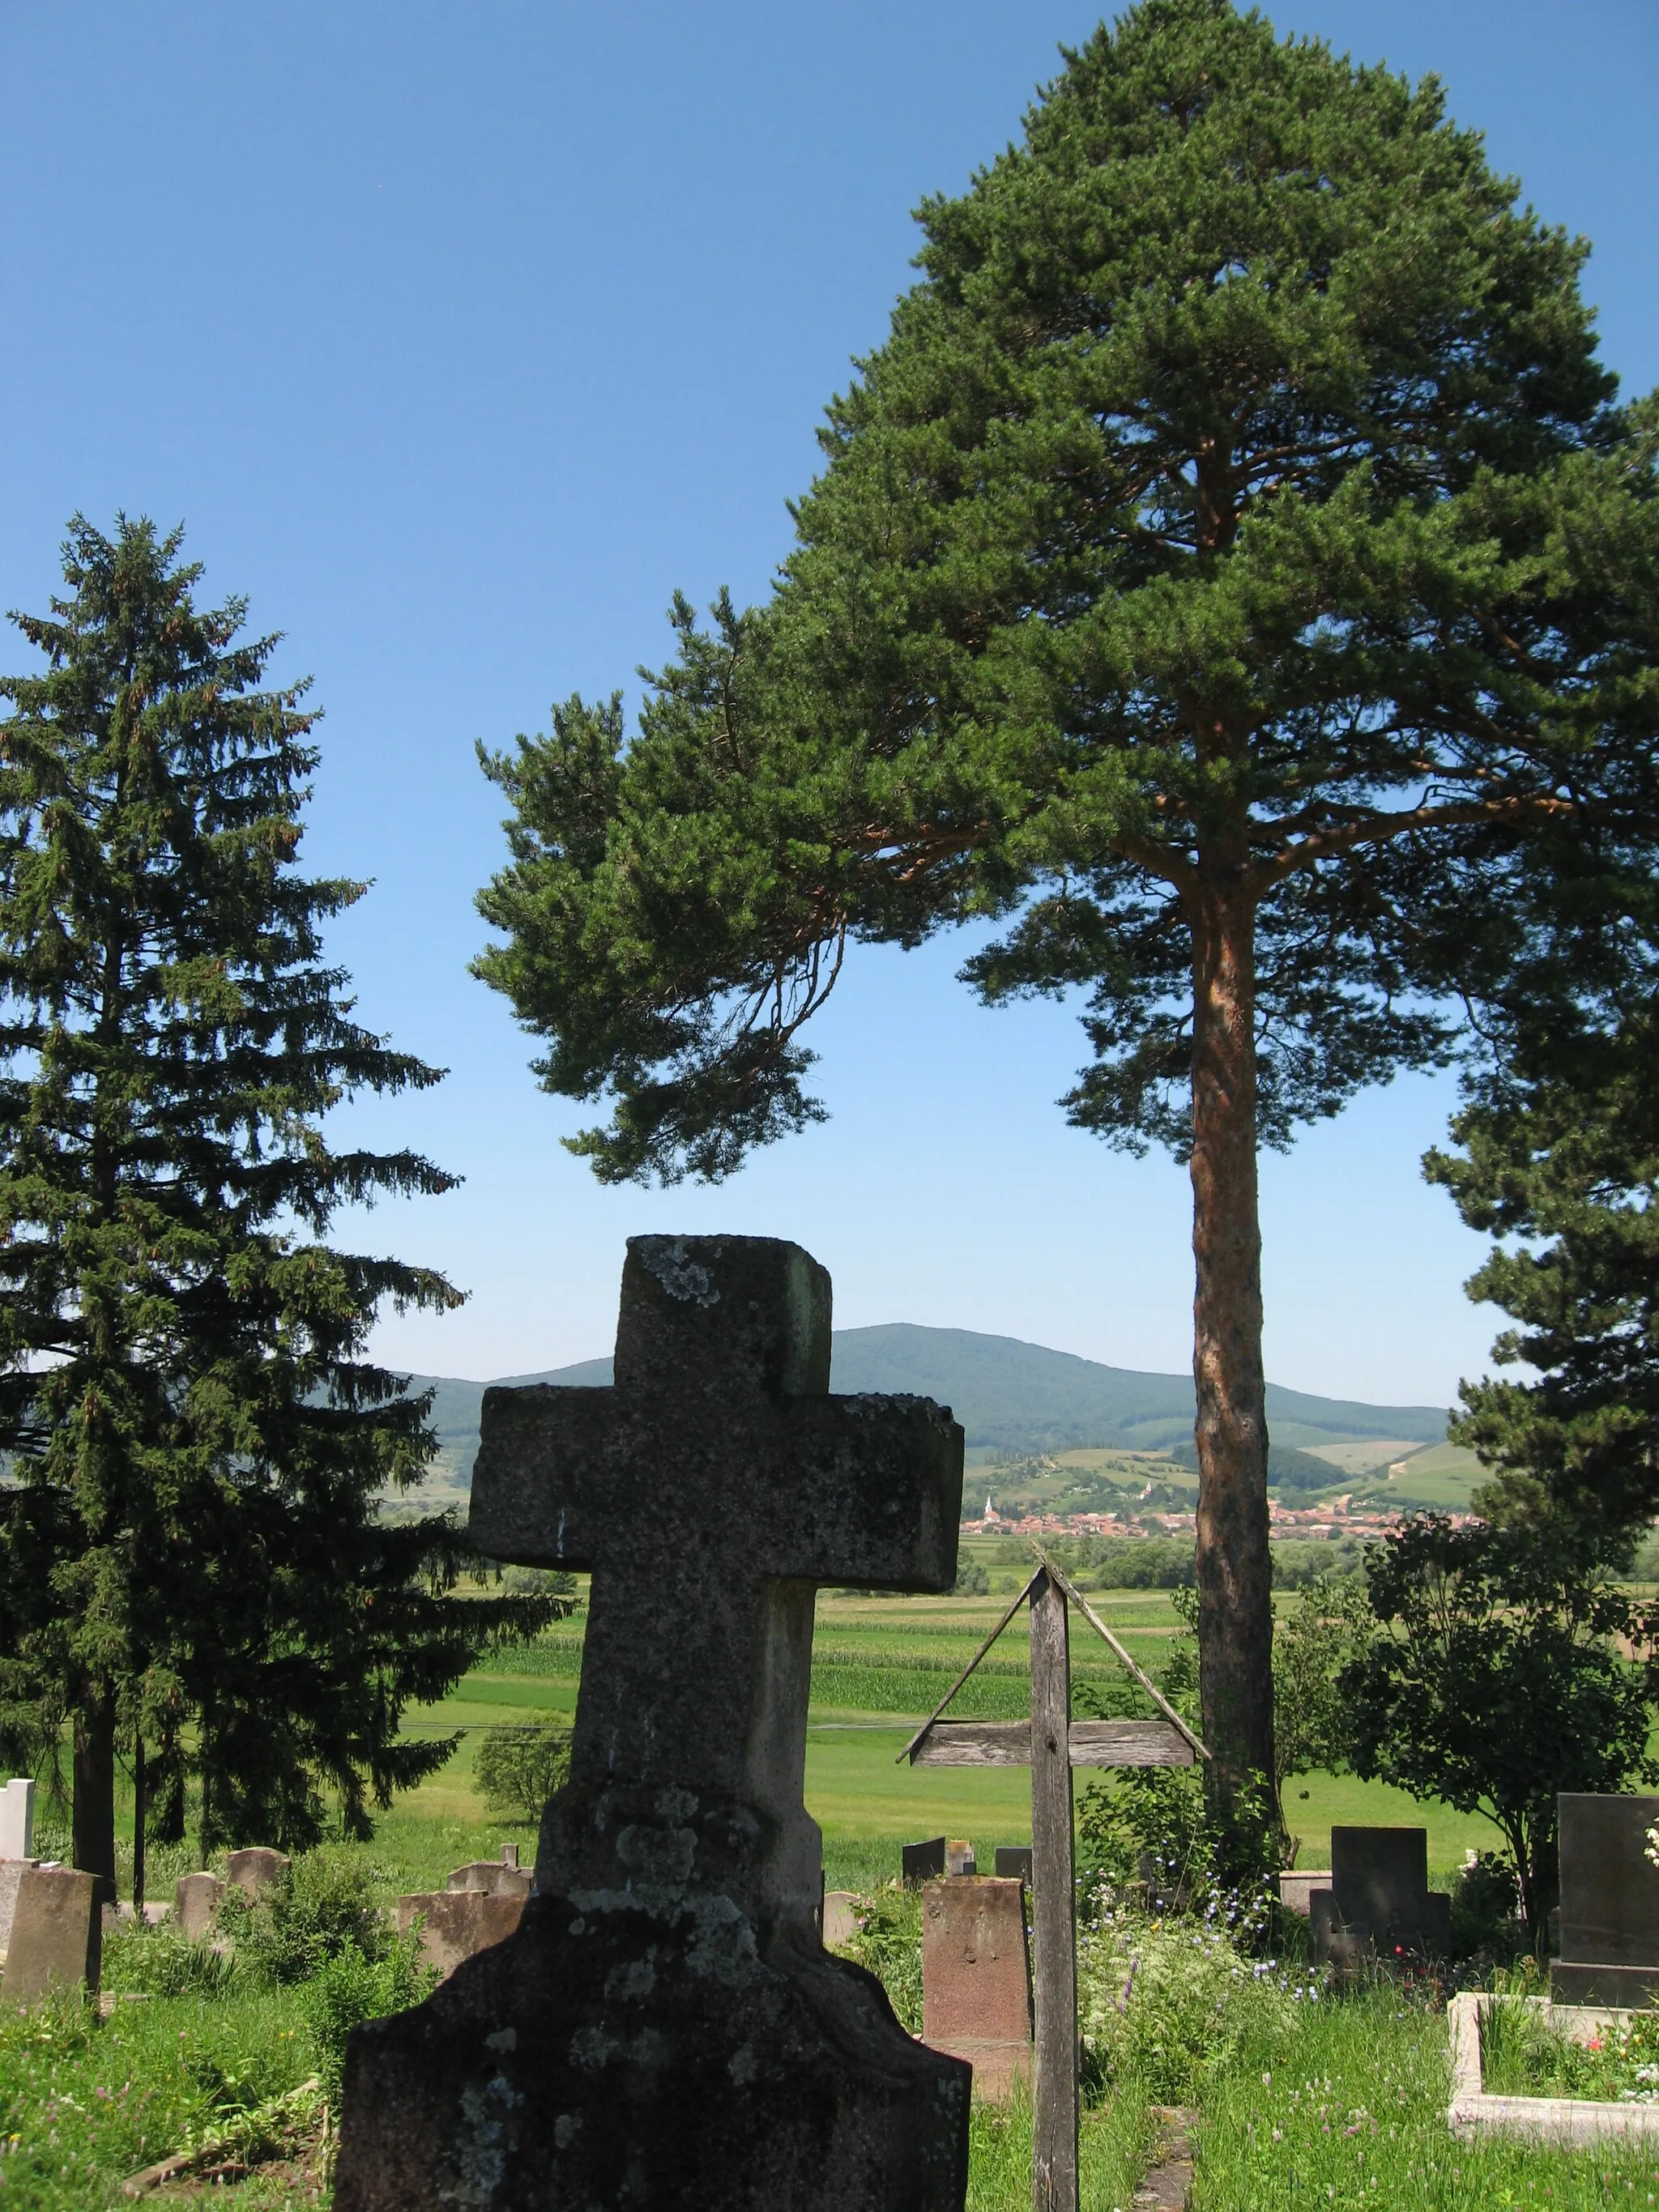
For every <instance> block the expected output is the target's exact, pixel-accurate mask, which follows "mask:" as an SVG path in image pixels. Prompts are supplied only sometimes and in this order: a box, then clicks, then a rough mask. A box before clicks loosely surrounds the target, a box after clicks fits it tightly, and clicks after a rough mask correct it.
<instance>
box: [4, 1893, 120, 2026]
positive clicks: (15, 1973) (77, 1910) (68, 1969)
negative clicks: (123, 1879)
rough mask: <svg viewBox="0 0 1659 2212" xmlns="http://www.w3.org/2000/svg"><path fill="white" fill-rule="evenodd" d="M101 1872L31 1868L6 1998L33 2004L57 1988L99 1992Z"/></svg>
mask: <svg viewBox="0 0 1659 2212" xmlns="http://www.w3.org/2000/svg"><path fill="white" fill-rule="evenodd" d="M97 1890H98V1879H97V1876H96V1875H90V1874H75V1873H72V1872H71V1871H70V1869H69V1868H68V1867H38V1866H37V1867H28V1868H26V1869H25V1870H24V1873H23V1878H22V1880H21V1881H20V1882H19V1883H18V1885H17V1910H16V1911H15V1914H14V1915H13V1917H12V1923H11V1943H10V1946H9V1948H8V1950H7V1953H6V1972H5V1977H4V1979H3V1982H0V1996H3V1998H4V2001H5V2002H6V2003H7V2004H8V2005H25V2004H33V2003H34V2002H36V2000H37V1999H38V1998H40V1997H43V1996H46V1995H47V1994H48V1993H49V1992H50V1991H52V1990H72V1989H74V1988H75V1987H76V1986H77V1984H83V1985H84V1986H85V1988H86V1989H87V1990H88V1991H92V1992H94V1993H95V1992H96V1990H97V1988H98V1969H99V1966H100V1961H101V1957H102V1951H103V1915H102V1913H101V1912H100V1911H99V1908H98V1899H97Z"/></svg>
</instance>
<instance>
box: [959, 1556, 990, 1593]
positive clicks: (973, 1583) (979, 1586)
mask: <svg viewBox="0 0 1659 2212" xmlns="http://www.w3.org/2000/svg"><path fill="white" fill-rule="evenodd" d="M990 1588H991V1577H990V1575H989V1573H988V1572H987V1570H986V1569H985V1568H984V1567H982V1566H981V1565H980V1564H979V1562H978V1561H977V1560H976V1559H964V1560H963V1561H961V1562H960V1564H959V1565H957V1579H956V1582H955V1584H954V1585H953V1595H956V1596H957V1597H984V1596H986V1595H987V1594H988V1593H989V1590H990Z"/></svg>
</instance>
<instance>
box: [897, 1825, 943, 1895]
mask: <svg viewBox="0 0 1659 2212" xmlns="http://www.w3.org/2000/svg"><path fill="white" fill-rule="evenodd" d="M899 1870H900V1872H901V1873H902V1875H903V1878H904V1886H905V1887H906V1888H907V1889H918V1888H920V1887H921V1884H922V1883H923V1882H924V1881H938V1880H939V1876H940V1875H942V1874H943V1873H944V1872H945V1838H944V1837H943V1836H930V1837H929V1838H927V1842H926V1843H925V1844H904V1845H903V1846H902V1849H901V1850H900V1852H899Z"/></svg>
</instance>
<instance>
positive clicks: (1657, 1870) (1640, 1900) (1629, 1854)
mask: <svg viewBox="0 0 1659 2212" xmlns="http://www.w3.org/2000/svg"><path fill="white" fill-rule="evenodd" d="M1557 1807H1558V1810H1559V1838H1560V1854H1561V1923H1560V1926H1561V1934H1560V1944H1561V1955H1560V1957H1559V1959H1557V1960H1555V1961H1554V1962H1553V1964H1552V1966H1551V1967H1550V1995H1551V1996H1552V1997H1553V1998H1554V2000H1555V2002H1556V2003H1557V2004H1590V2005H1624V2006H1631V2007H1633V2008H1638V2009H1647V2008H1651V2007H1652V2006H1653V2004H1654V2002H1655V1997H1656V1995H1659V1867H1655V1866H1653V1865H1652V1864H1651V1863H1650V1861H1649V1859H1648V1857H1647V1855H1646V1854H1647V1838H1648V1830H1649V1829H1650V1828H1651V1827H1653V1826H1656V1825H1659V1797H1600V1796H1583V1795H1579V1794H1577V1793H1569V1792H1566V1791H1564V1792H1563V1793H1562V1795H1561V1796H1560V1797H1559V1799H1558V1800H1557Z"/></svg>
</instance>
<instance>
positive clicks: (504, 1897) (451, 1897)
mask: <svg viewBox="0 0 1659 2212" xmlns="http://www.w3.org/2000/svg"><path fill="white" fill-rule="evenodd" d="M526 1894H527V1890H526V1891H515V1892H513V1893H508V1892H506V1891H495V1890H488V1889H483V1888H477V1887H474V1888H469V1889H436V1890H432V1891H429V1892H428V1893H425V1894H424V1895H417V1896H410V1897H400V1898H399V1899H398V1934H399V1935H400V1936H407V1935H408V1933H409V1931H410V1929H411V1928H412V1927H413V1926H414V1925H415V1923H416V1918H417V1917H418V1919H419V1920H420V1922H421V1939H420V1957H421V1963H422V1966H435V1967H436V1968H437V1970H438V1972H440V1973H441V1975H442V1976H443V1977H444V1978H445V1980H446V1981H447V1979H448V1978H449V1977H450V1975H451V1974H453V1972H454V1971H455V1969H456V1967H457V1966H459V1965H460V1964H461V1962H462V1960H465V1959H474V1958H477V1954H478V1953H479V1952H480V1951H488V1950H489V1949H490V1948H491V1947H492V1946H493V1945H495V1944H496V1943H504V1942H506V1941H507V1937H508V1936H513V1935H516V1934H517V1933H518V1929H519V1923H520V1921H521V1920H522V1919H523V1918H524V1908H525V1898H526Z"/></svg>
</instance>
